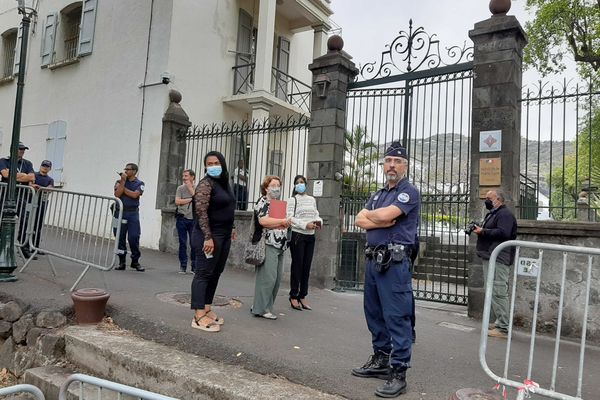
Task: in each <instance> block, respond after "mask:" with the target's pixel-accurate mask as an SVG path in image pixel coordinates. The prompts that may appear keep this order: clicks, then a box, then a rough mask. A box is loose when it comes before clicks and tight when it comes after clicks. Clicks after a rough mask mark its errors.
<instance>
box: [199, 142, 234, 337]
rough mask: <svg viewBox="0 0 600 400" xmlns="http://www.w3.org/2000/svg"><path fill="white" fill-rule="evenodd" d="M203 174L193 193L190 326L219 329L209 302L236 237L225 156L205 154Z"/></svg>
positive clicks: (212, 330) (218, 322)
mask: <svg viewBox="0 0 600 400" xmlns="http://www.w3.org/2000/svg"><path fill="white" fill-rule="evenodd" d="M204 167H205V169H206V176H205V177H204V178H202V180H200V182H198V186H196V192H195V193H194V200H193V204H194V206H193V209H194V220H195V222H194V230H193V232H192V246H193V247H195V248H196V272H195V274H194V280H193V281H192V304H191V308H192V309H193V310H195V313H194V319H193V320H192V328H196V329H200V330H203V331H206V332H218V331H220V330H221V325H223V323H224V322H225V321H224V320H223V318H221V317H219V316H217V315H216V314H215V312H214V311H212V303H213V299H214V297H215V292H216V291H217V285H218V284H219V278H220V277H221V274H222V273H223V271H224V269H225V264H226V263H227V257H228V256H229V249H230V248H231V240H232V239H235V236H236V235H235V228H234V224H233V221H234V217H235V197H234V195H233V191H232V190H231V186H229V173H228V171H227V163H226V162H225V157H223V155H222V154H221V153H219V152H218V151H210V152H208V153H207V154H206V155H205V156H204Z"/></svg>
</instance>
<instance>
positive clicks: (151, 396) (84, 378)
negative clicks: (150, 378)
mask: <svg viewBox="0 0 600 400" xmlns="http://www.w3.org/2000/svg"><path fill="white" fill-rule="evenodd" d="M74 382H79V388H78V390H77V391H78V392H79V399H84V398H85V399H89V398H90V397H84V384H86V385H89V386H92V387H95V388H96V389H97V392H96V394H97V397H96V399H98V400H101V399H102V398H103V397H102V395H103V393H104V392H105V390H108V391H111V392H115V393H117V394H118V398H119V399H120V398H121V395H127V396H133V397H135V398H138V399H141V400H178V399H176V398H174V397H168V396H163V395H162V394H158V393H153V392H148V391H146V390H142V389H138V388H134V387H131V386H127V385H122V384H120V383H116V382H112V381H107V380H105V379H100V378H96V377H93V376H89V375H84V374H73V375H71V376H69V377H68V378H67V380H66V381H65V382H64V383H63V384H62V385H61V387H60V392H59V394H58V400H67V394H68V393H69V387H70V386H71V384H72V383H74ZM106 394H107V396H109V393H106ZM111 394H112V393H111ZM111 398H113V397H111Z"/></svg>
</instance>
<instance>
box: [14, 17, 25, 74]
mask: <svg viewBox="0 0 600 400" xmlns="http://www.w3.org/2000/svg"><path fill="white" fill-rule="evenodd" d="M21 40H23V25H19V29H18V31H17V43H16V44H15V62H14V67H13V74H14V75H17V74H18V73H19V63H20V62H21Z"/></svg>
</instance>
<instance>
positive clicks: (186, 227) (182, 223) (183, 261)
mask: <svg viewBox="0 0 600 400" xmlns="http://www.w3.org/2000/svg"><path fill="white" fill-rule="evenodd" d="M175 227H176V228H177V236H179V266H180V268H181V270H182V271H185V270H186V269H187V262H188V256H187V246H188V238H189V241H190V247H191V250H190V259H191V260H192V271H194V270H195V269H196V249H195V247H194V246H191V244H192V230H193V228H194V220H193V219H187V218H184V217H183V215H178V216H177V219H176V221H175Z"/></svg>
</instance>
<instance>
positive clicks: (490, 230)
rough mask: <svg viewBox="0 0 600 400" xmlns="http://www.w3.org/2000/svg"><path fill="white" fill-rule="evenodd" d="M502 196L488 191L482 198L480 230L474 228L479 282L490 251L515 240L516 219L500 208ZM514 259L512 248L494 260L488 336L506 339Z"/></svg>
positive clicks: (503, 195)
mask: <svg viewBox="0 0 600 400" xmlns="http://www.w3.org/2000/svg"><path fill="white" fill-rule="evenodd" d="M505 199H506V196H505V194H504V192H503V191H502V190H500V189H496V190H490V191H488V192H487V194H486V195H485V202H484V204H485V208H486V209H487V210H488V213H487V214H486V216H485V218H484V220H483V223H482V224H481V226H475V228H474V229H473V232H474V233H475V234H477V255H478V256H479V257H480V258H481V261H482V263H483V278H484V280H486V281H487V275H488V274H487V271H488V268H489V265H490V255H491V254H492V251H493V250H494V249H495V248H496V247H497V246H498V245H499V244H500V243H503V242H506V241H508V240H514V239H516V238H517V219H516V218H515V216H514V214H513V213H512V211H511V210H510V209H509V208H508V207H506V205H505V204H504V202H505ZM514 259H515V248H514V247H512V248H506V249H504V250H502V251H501V252H500V254H498V257H497V258H496V268H495V273H494V285H493V290H492V309H491V315H490V321H492V322H493V324H494V326H493V327H492V326H490V329H489V330H488V336H491V337H499V338H504V339H506V338H507V337H508V334H507V332H508V313H509V303H508V279H509V276H510V266H511V265H512V263H513V262H514Z"/></svg>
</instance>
